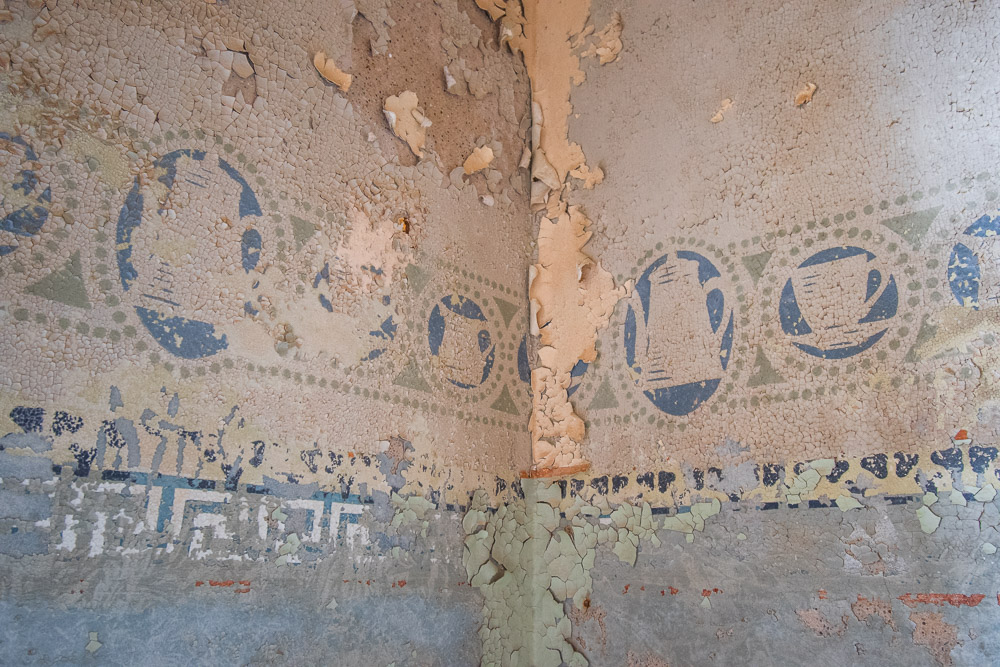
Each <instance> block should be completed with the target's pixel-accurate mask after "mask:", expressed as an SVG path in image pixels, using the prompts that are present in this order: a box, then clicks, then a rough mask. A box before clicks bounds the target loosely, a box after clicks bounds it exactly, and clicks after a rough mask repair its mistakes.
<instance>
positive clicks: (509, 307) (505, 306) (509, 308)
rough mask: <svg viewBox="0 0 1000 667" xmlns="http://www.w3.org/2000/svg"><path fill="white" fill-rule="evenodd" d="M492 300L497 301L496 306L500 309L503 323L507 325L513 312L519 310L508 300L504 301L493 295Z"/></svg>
mask: <svg viewBox="0 0 1000 667" xmlns="http://www.w3.org/2000/svg"><path fill="white" fill-rule="evenodd" d="M493 300H494V301H496V302H497V308H499V309H500V314H501V315H502V316H503V323H504V325H505V326H508V327H509V326H510V318H512V317H514V314H515V313H516V312H517V311H518V310H519V309H518V307H517V306H516V305H514V304H512V303H510V302H509V301H504V300H503V299H498V298H496V297H493Z"/></svg>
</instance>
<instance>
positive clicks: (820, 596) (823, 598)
mask: <svg viewBox="0 0 1000 667" xmlns="http://www.w3.org/2000/svg"><path fill="white" fill-rule="evenodd" d="M819 599H820V600H825V599H826V591H824V590H823V589H822V588H821V589H819Z"/></svg>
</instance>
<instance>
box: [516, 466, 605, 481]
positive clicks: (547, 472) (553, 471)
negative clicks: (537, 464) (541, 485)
mask: <svg viewBox="0 0 1000 667" xmlns="http://www.w3.org/2000/svg"><path fill="white" fill-rule="evenodd" d="M588 468H590V464H589V463H578V464H577V465H574V466H565V467H562V468H539V469H538V470H522V471H521V472H520V475H521V479H539V478H543V477H564V476H566V475H575V474H576V473H578V472H583V471H584V470H587V469H588Z"/></svg>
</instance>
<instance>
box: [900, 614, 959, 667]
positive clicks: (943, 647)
mask: <svg viewBox="0 0 1000 667" xmlns="http://www.w3.org/2000/svg"><path fill="white" fill-rule="evenodd" d="M910 621H911V622H912V623H913V626H914V627H913V643H914V644H916V645H917V646H925V647H927V652H928V653H930V654H931V656H933V657H934V659H935V660H936V661H937V663H938V664H939V665H941V667H950V665H951V664H952V659H951V652H952V649H954V648H955V647H956V646H958V645H959V644H961V642H960V641H959V640H958V628H957V627H955V626H954V625H951V624H950V623H945V621H944V615H943V614H939V613H935V612H919V611H915V612H913V613H912V614H910Z"/></svg>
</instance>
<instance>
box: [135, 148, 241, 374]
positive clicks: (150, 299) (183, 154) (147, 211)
mask: <svg viewBox="0 0 1000 667" xmlns="http://www.w3.org/2000/svg"><path fill="white" fill-rule="evenodd" d="M153 167H154V170H155V171H154V176H155V178H156V180H157V181H158V182H159V183H161V184H162V185H163V186H164V187H165V188H166V190H167V192H168V193H172V192H173V191H174V189H175V188H177V187H188V188H202V189H204V188H212V187H214V185H215V184H216V183H217V182H232V183H234V184H235V185H236V186H237V187H238V189H239V193H240V194H239V201H231V202H227V204H228V205H231V206H232V210H233V212H235V213H237V215H238V217H239V219H240V220H243V219H244V218H251V219H253V218H256V217H259V216H260V215H261V209H260V204H259V203H258V202H257V197H256V195H254V192H253V190H252V189H251V187H250V185H249V183H247V181H246V180H245V179H244V178H243V176H242V175H241V174H240V173H239V171H238V170H237V169H236V168H235V167H233V166H232V165H230V164H229V163H228V162H226V161H225V160H224V159H222V158H219V157H213V156H209V155H208V154H207V153H206V152H205V151H199V150H188V149H183V150H176V151H172V152H170V153H167V154H166V155H164V156H163V157H160V158H159V159H157V160H156V161H155V162H154V163H153ZM168 196H169V195H168ZM164 214H165V211H164V210H163V209H162V208H159V206H158V201H157V199H156V197H155V196H153V194H152V192H150V191H148V190H147V189H145V188H143V186H142V183H141V181H140V179H139V177H136V179H135V181H134V182H133V184H132V189H131V190H130V191H129V193H128V195H127V196H126V198H125V205H124V206H122V210H121V213H120V214H119V215H118V226H117V229H116V235H115V246H116V259H117V263H118V274H119V277H120V278H121V284H122V290H123V291H124V292H128V291H129V290H131V289H132V287H133V285H134V284H136V281H137V279H138V278H139V270H138V269H137V268H136V266H135V263H134V261H133V260H134V259H135V258H134V257H133V236H134V234H135V233H136V230H138V229H139V227H140V226H141V225H142V224H143V222H144V217H145V218H146V220H145V222H150V221H151V220H154V219H155V216H157V215H159V216H163V215H164ZM199 222H200V221H199ZM161 223H162V220H161ZM260 251H261V235H260V233H259V232H258V231H256V230H255V229H252V228H249V229H247V230H246V231H244V233H243V235H242V237H241V239H240V264H241V266H242V268H243V271H244V272H245V273H247V274H249V273H250V272H251V271H252V270H253V269H254V268H255V267H256V265H257V262H258V261H259V260H260ZM158 270H159V272H160V274H162V276H167V277H166V278H163V277H162V276H160V275H158V276H156V277H155V280H154V279H152V278H153V277H150V276H145V279H146V282H147V283H149V284H147V286H146V287H144V288H143V289H141V290H139V291H140V294H139V296H138V298H139V299H140V301H141V303H142V304H143V305H139V306H136V308H135V310H136V314H137V315H138V316H139V320H140V321H141V322H142V324H143V326H145V327H146V330H147V331H149V333H150V335H152V336H153V338H154V339H155V340H156V342H157V343H159V344H160V345H161V346H162V347H163V349H165V350H167V351H168V352H170V353H171V354H173V355H175V356H177V357H181V358H184V359H199V358H202V357H207V356H211V355H213V354H216V353H217V352H219V351H221V350H224V349H226V348H227V347H228V346H229V343H228V341H227V340H226V336H225V335H224V334H223V335H221V336H220V335H218V334H217V333H216V331H215V326H214V325H213V324H211V323H209V322H203V321H200V320H195V319H190V318H187V317H182V316H180V315H167V314H165V313H164V311H165V310H167V308H165V306H170V307H172V308H181V307H182V305H181V303H179V302H178V301H177V299H178V296H177V295H175V294H174V292H173V290H172V289H171V288H170V287H169V285H170V280H169V276H170V275H171V274H172V272H173V271H174V270H182V267H178V268H177V269H175V268H174V267H171V266H170V265H169V264H168V263H167V262H165V261H162V260H160V261H159V268H158ZM150 285H156V287H150ZM244 310H245V311H246V312H247V313H249V314H253V313H254V312H255V311H254V309H253V305H252V303H251V302H249V301H248V302H246V304H244Z"/></svg>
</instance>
